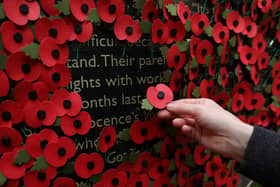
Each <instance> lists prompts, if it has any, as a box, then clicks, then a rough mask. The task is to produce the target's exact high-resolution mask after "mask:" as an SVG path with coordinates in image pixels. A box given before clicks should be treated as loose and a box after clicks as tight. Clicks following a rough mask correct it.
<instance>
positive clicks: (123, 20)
mask: <svg viewBox="0 0 280 187" xmlns="http://www.w3.org/2000/svg"><path fill="white" fill-rule="evenodd" d="M114 33H115V35H116V37H117V39H119V40H125V39H126V40H127V41H129V42H131V43H134V42H136V41H138V40H139V39H140V37H141V35H142V30H141V28H140V26H139V25H138V21H134V20H133V19H132V18H131V17H130V16H129V15H121V16H119V17H118V18H117V21H116V23H115V25H114Z"/></svg>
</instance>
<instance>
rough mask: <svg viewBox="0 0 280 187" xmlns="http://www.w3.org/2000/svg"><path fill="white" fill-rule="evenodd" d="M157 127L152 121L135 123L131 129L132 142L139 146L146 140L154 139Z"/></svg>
mask: <svg viewBox="0 0 280 187" xmlns="http://www.w3.org/2000/svg"><path fill="white" fill-rule="evenodd" d="M155 135H156V126H155V125H153V124H152V122H151V121H140V120H137V121H135V122H134V123H133V124H132V126H131V127H130V137H131V140H132V141H133V142H135V143H137V144H142V143H143V142H144V141H146V140H152V139H154V137H155Z"/></svg>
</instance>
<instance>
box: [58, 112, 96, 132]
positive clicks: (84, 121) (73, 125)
mask: <svg viewBox="0 0 280 187" xmlns="http://www.w3.org/2000/svg"><path fill="white" fill-rule="evenodd" d="M60 127H61V129H62V131H63V133H64V134H65V135H67V136H73V135H75V134H79V135H85V134H86V133H88V131H89V130H90V127H91V117H90V115H89V113H87V112H84V111H82V112H80V113H79V114H78V115H77V116H75V117H69V116H63V117H62V118H61V122H60Z"/></svg>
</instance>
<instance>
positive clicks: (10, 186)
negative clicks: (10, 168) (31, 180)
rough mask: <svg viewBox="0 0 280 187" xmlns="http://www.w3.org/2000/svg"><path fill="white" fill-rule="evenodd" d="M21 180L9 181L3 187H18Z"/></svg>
mask: <svg viewBox="0 0 280 187" xmlns="http://www.w3.org/2000/svg"><path fill="white" fill-rule="evenodd" d="M18 184H19V180H7V181H6V182H5V184H3V185H2V187H18Z"/></svg>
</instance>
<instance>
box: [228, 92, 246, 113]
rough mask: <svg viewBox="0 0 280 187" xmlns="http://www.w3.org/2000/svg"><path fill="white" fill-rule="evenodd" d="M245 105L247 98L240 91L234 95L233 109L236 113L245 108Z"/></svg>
mask: <svg viewBox="0 0 280 187" xmlns="http://www.w3.org/2000/svg"><path fill="white" fill-rule="evenodd" d="M244 105H245V99H244V96H243V95H241V94H239V93H236V94H235V95H233V98H232V103H231V109H232V111H233V112H234V113H237V112H239V111H241V110H242V109H243V108H244Z"/></svg>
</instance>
